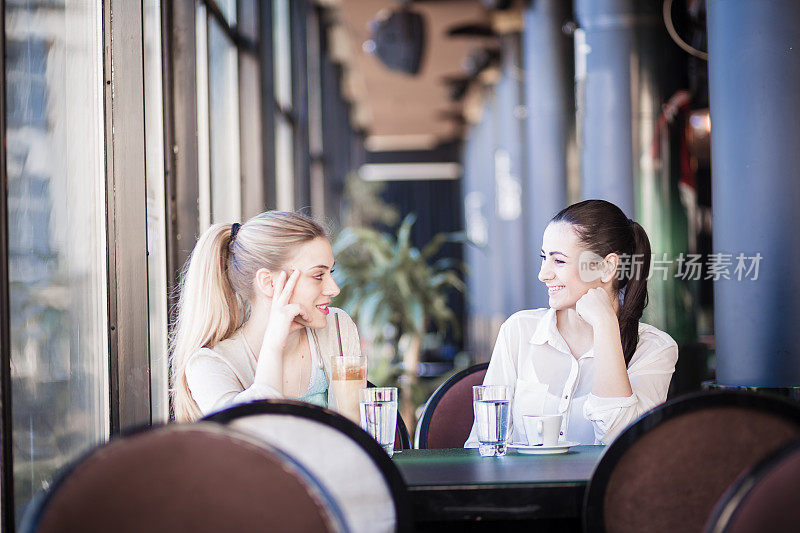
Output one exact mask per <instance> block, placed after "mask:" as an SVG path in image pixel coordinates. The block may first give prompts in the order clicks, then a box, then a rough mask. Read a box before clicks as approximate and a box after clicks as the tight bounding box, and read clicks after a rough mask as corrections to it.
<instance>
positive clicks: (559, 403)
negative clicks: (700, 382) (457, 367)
mask: <svg viewBox="0 0 800 533" xmlns="http://www.w3.org/2000/svg"><path fill="white" fill-rule="evenodd" d="M677 360H678V345H677V344H676V343H675V341H674V340H672V337H670V336H669V335H668V334H666V333H664V332H663V331H661V330H659V329H657V328H655V327H653V326H651V325H648V324H643V323H641V322H640V323H639V342H638V344H637V345H636V351H635V352H634V354H633V357H632V358H631V361H630V363H629V364H628V379H629V380H630V383H631V389H632V390H633V394H632V395H631V396H628V397H620V398H601V397H598V396H595V395H594V394H592V392H591V391H592V386H593V384H594V383H593V380H594V349H590V350H589V351H588V352H586V353H585V354H583V355H581V356H580V357H579V358H575V357H574V356H573V355H572V353H571V352H570V350H569V347H568V346H567V343H566V341H565V340H564V338H563V337H562V336H561V333H559V331H558V327H557V326H556V312H555V310H554V309H530V310H526V311H520V312H518V313H515V314H514V315H512V316H511V317H510V318H509V319H508V320H506V321H505V323H504V324H503V325H502V326H501V328H500V333H499V334H498V336H497V342H496V343H495V347H494V352H493V353H492V359H491V362H490V363H489V369H488V370H487V372H486V377H485V378H484V380H483V384H484V385H508V386H509V387H511V398H512V402H511V415H512V416H511V425H512V428H511V441H512V442H522V443H525V442H527V438H526V436H525V429H524V426H523V423H522V416H523V415H549V414H562V415H563V420H562V425H561V434H562V437H561V438H562V439H564V440H567V441H572V442H578V443H580V444H608V443H609V442H611V441H612V440H614V438H615V437H616V436H617V435H618V434H619V433H620V432H621V431H622V430H623V429H624V428H625V427H626V426H627V425H628V424H630V423H631V422H633V421H634V420H636V419H637V418H638V417H639V416H640V415H641V414H643V413H644V412H645V411H648V410H649V409H652V408H653V407H655V406H656V405H658V404H660V403H662V402H664V401H665V400H666V398H667V389H668V388H669V382H670V379H672V373H673V372H674V371H675V363H676V362H677ZM477 445H478V441H477V436H476V433H475V425H474V424H473V427H472V432H471V433H470V435H469V439H468V440H467V442H466V444H465V446H466V447H468V448H469V447H477Z"/></svg>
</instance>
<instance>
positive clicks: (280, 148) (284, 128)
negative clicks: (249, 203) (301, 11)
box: [272, 0, 294, 211]
mask: <svg viewBox="0 0 800 533" xmlns="http://www.w3.org/2000/svg"><path fill="white" fill-rule="evenodd" d="M272 9H273V12H272V35H273V53H274V61H273V64H274V66H275V67H274V69H275V101H276V102H277V103H278V106H279V109H278V112H277V113H278V114H277V116H276V117H275V195H276V204H277V208H278V209H280V210H285V211H291V210H293V209H294V171H293V164H294V163H293V162H294V152H293V149H292V146H293V144H292V143H293V137H294V131H293V128H292V124H291V122H290V121H289V117H288V116H287V114H288V113H289V112H290V111H291V109H292V51H291V50H292V47H291V41H290V35H289V23H290V20H289V2H288V0H275V1H274V2H273V3H272Z"/></svg>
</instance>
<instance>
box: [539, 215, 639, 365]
mask: <svg viewBox="0 0 800 533" xmlns="http://www.w3.org/2000/svg"><path fill="white" fill-rule="evenodd" d="M551 222H566V223H568V224H571V225H572V226H573V229H574V230H575V233H576V234H577V235H578V239H579V240H580V242H581V244H582V245H583V246H584V247H586V248H587V249H588V250H590V251H592V252H594V253H596V254H597V255H599V256H600V257H605V256H607V255H608V254H610V253H616V254H617V255H619V256H620V259H621V260H624V263H623V262H622V261H621V262H620V266H619V269H618V271H617V275H615V276H614V281H613V288H614V290H615V291H617V293H618V294H621V295H622V297H621V298H620V299H621V300H622V302H621V305H620V308H619V313H618V314H617V319H618V320H619V331H620V337H621V340H622V353H623V354H624V356H625V364H626V365H628V364H629V363H630V361H631V357H633V352H635V351H636V345H637V344H638V343H639V320H640V319H641V318H642V312H643V311H644V308H645V307H646V306H647V276H648V274H649V272H650V239H648V238H647V233H646V232H645V231H644V228H643V227H642V226H640V225H639V224H638V223H637V222H634V221H632V220H630V219H629V218H628V217H626V216H625V213H623V212H622V210H621V209H620V208H619V207H617V206H616V205H614V204H612V203H611V202H606V201H605V200H585V201H583V202H580V203H577V204H573V205H571V206H569V207H566V208H564V209H562V210H561V211H560V212H559V213H558V214H557V215H556V216H554V217H553V219H552V220H551Z"/></svg>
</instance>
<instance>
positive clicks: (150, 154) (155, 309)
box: [143, 0, 169, 422]
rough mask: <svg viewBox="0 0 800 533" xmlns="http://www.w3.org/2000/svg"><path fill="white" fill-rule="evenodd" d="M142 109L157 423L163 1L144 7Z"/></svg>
mask: <svg viewBox="0 0 800 533" xmlns="http://www.w3.org/2000/svg"><path fill="white" fill-rule="evenodd" d="M143 15H144V108H145V117H144V118H145V157H146V171H147V173H146V176H145V179H146V182H147V293H148V317H149V333H150V401H151V412H152V419H153V422H166V421H167V420H168V419H169V377H168V376H169V370H168V368H169V366H168V357H167V322H168V321H169V319H168V315H167V248H166V246H167V245H166V201H165V189H164V187H165V183H164V135H163V132H164V113H163V108H162V102H163V100H162V93H163V90H162V87H163V86H162V76H161V0H146V1H145V4H144V10H143Z"/></svg>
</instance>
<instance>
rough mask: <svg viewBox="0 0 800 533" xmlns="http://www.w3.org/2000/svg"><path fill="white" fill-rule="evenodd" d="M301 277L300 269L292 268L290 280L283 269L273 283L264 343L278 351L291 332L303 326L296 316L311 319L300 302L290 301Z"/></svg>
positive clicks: (281, 348)
mask: <svg viewBox="0 0 800 533" xmlns="http://www.w3.org/2000/svg"><path fill="white" fill-rule="evenodd" d="M299 277H300V271H299V270H297V269H294V270H292V274H291V276H289V279H288V280H287V279H286V272H283V271H281V273H280V274H279V275H278V277H277V279H275V281H274V282H273V285H272V290H273V292H272V304H271V305H270V309H269V322H267V329H266V331H264V345H266V346H267V347H269V348H274V349H276V350H277V351H278V352H280V351H282V350H283V348H284V346H285V345H286V339H287V338H288V336H289V334H290V333H292V332H293V331H297V330H298V329H301V328H302V327H303V326H302V325H301V324H298V323H297V322H295V318H296V317H298V316H300V317H302V318H303V319H305V320H308V319H309V317H308V314H307V313H306V311H305V310H304V309H303V308H302V307H301V306H300V304H297V303H289V300H291V298H292V292H293V291H294V287H295V285H296V284H297V279H298V278H299Z"/></svg>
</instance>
